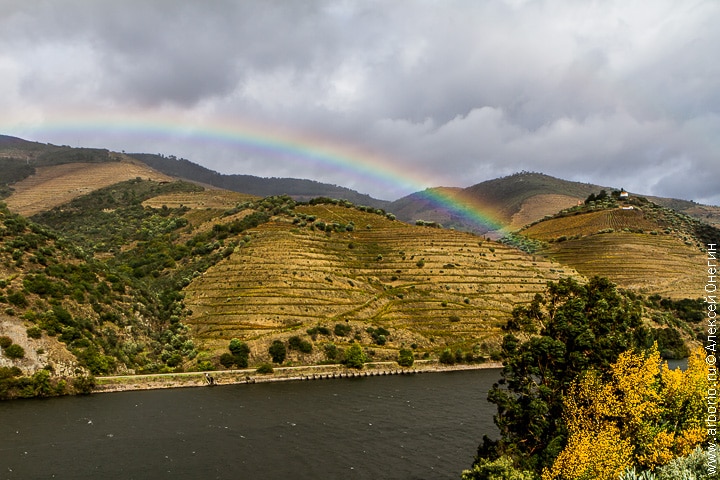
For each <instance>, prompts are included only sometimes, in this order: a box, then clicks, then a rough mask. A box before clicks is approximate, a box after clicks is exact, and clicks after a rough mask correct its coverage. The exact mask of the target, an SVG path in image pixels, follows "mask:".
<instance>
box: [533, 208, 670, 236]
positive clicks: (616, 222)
mask: <svg viewBox="0 0 720 480" xmlns="http://www.w3.org/2000/svg"><path fill="white" fill-rule="evenodd" d="M610 228H612V229H614V230H622V229H623V228H628V229H641V230H645V231H648V232H650V231H652V230H656V229H658V228H660V227H659V226H658V224H657V222H655V221H652V220H648V219H646V218H645V214H644V213H643V211H642V210H640V209H637V208H636V209H633V210H622V209H619V208H615V209H608V210H600V211H597V212H590V213H582V214H578V215H570V216H566V217H558V218H553V219H551V220H546V221H543V222H540V223H537V224H535V225H532V226H530V227H528V228H526V229H524V230H523V231H522V233H523V234H524V235H527V236H528V237H531V238H535V239H538V240H544V241H549V240H555V239H557V238H559V237H562V236H565V237H572V236H576V235H582V236H584V235H593V234H595V233H598V232H600V231H603V230H607V229H610Z"/></svg>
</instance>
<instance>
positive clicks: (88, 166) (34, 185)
mask: <svg viewBox="0 0 720 480" xmlns="http://www.w3.org/2000/svg"><path fill="white" fill-rule="evenodd" d="M137 177H140V178H148V179H152V180H155V181H170V180H172V179H171V177H168V176H167V175H164V174H162V173H159V172H157V171H155V170H153V169H151V168H149V167H147V166H146V165H144V164H143V163H140V162H138V161H134V160H130V159H128V158H127V157H125V159H123V161H120V162H108V163H66V164H63V165H56V166H51V167H38V168H37V173H35V175H32V176H31V177H28V178H26V179H25V180H23V181H21V182H18V183H16V184H14V185H13V188H14V189H15V191H14V192H13V194H12V195H11V196H10V197H8V198H7V199H6V200H5V202H6V203H7V205H8V208H10V210H12V211H13V212H16V213H19V214H21V215H24V216H28V217H29V216H32V215H35V214H36V213H40V212H43V211H46V210H50V209H51V208H53V207H57V206H58V205H62V204H64V203H67V202H69V201H70V200H72V199H74V198H76V197H79V196H81V195H86V194H88V193H90V192H92V191H93V190H97V189H98V188H102V187H107V186H110V185H113V184H115V183H118V182H122V181H124V180H131V179H133V178H137Z"/></svg>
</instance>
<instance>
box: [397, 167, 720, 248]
mask: <svg viewBox="0 0 720 480" xmlns="http://www.w3.org/2000/svg"><path fill="white" fill-rule="evenodd" d="M618 188H620V187H618ZM433 190H436V191H440V192H442V193H443V194H444V195H446V196H448V197H450V198H453V199H455V200H456V201H457V202H458V203H461V204H464V205H469V206H470V207H471V208H472V209H473V210H477V211H480V212H483V213H484V214H486V215H487V216H489V217H491V218H494V219H496V220H497V221H499V222H500V223H501V224H502V225H503V226H504V230H505V231H514V230H518V229H520V228H522V227H523V226H525V225H528V224H530V223H533V222H536V221H538V220H541V219H542V218H544V217H546V216H552V215H554V214H556V213H557V212H559V211H561V210H564V209H567V208H571V207H574V206H577V205H578V203H582V202H584V201H585V200H586V199H587V198H588V197H589V196H590V195H591V194H597V193H599V192H600V191H601V190H606V191H607V192H611V191H613V190H614V189H613V188H610V187H603V186H599V185H593V184H589V183H580V182H572V181H567V180H562V179H559V178H555V177H552V176H549V175H544V174H541V173H531V172H520V173H516V174H513V175H509V176H506V177H502V178H497V179H493V180H488V181H485V182H482V183H479V184H477V185H473V186H471V187H468V188H464V189H461V188H438V189H430V191H433ZM428 197H432V195H428V192H416V193H413V194H411V195H408V196H406V197H403V198H401V199H399V200H396V201H394V202H392V203H391V204H390V205H388V206H387V209H388V210H390V211H392V212H394V213H395V214H396V215H397V216H398V218H399V219H400V220H403V221H406V222H410V223H414V222H415V221H416V220H428V221H433V222H437V223H440V224H441V225H443V226H445V227H448V228H455V229H457V230H464V231H471V232H475V233H479V234H493V232H491V231H490V228H489V227H488V226H483V225H478V224H477V223H474V222H473V221H469V220H468V219H466V218H464V217H462V216H460V215H458V214H456V213H454V212H451V211H448V210H447V209H443V208H439V207H438V206H437V204H436V203H435V202H433V201H431V200H429V199H428ZM648 198H650V199H651V200H653V201H654V202H655V203H657V204H658V205H661V206H664V207H667V208H671V209H674V210H676V211H678V212H679V213H683V214H686V215H688V216H691V217H694V218H696V219H699V220H702V221H703V222H706V223H708V224H710V225H715V226H720V207H717V206H709V205H701V204H698V203H695V202H691V201H686V200H678V199H672V198H662V197H648ZM502 234H503V233H502V232H500V233H498V235H502Z"/></svg>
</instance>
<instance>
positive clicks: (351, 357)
mask: <svg viewBox="0 0 720 480" xmlns="http://www.w3.org/2000/svg"><path fill="white" fill-rule="evenodd" d="M366 361H367V356H366V355H365V352H364V351H363V349H362V347H361V346H360V345H359V344H357V343H353V344H352V345H350V347H348V349H347V350H345V365H347V366H348V367H350V368H357V369H358V370H359V369H361V368H363V364H364V363H365V362H366Z"/></svg>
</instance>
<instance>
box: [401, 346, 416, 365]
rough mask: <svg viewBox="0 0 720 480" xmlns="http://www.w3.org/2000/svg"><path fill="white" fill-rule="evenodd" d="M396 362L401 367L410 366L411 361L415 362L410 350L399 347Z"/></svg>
mask: <svg viewBox="0 0 720 480" xmlns="http://www.w3.org/2000/svg"><path fill="white" fill-rule="evenodd" d="M397 363H398V365H400V366H401V367H412V366H413V363H415V357H414V356H413V352H412V350H409V349H407V348H401V349H400V352H399V353H398V360H397Z"/></svg>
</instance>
